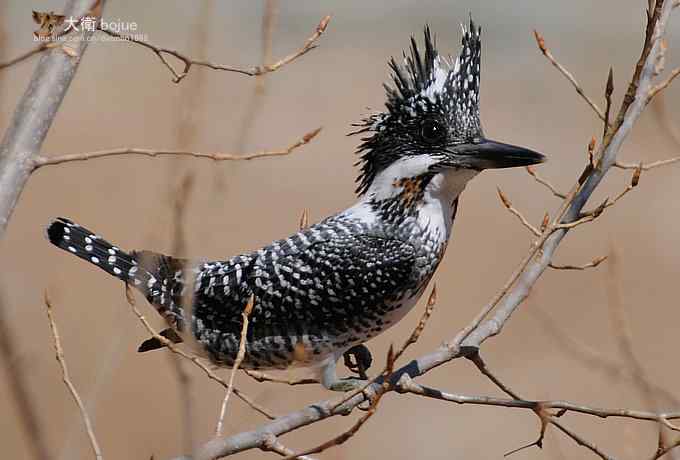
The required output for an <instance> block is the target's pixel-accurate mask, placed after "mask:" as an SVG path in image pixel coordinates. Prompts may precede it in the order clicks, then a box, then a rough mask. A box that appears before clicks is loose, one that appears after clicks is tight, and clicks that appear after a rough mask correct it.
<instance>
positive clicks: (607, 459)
mask: <svg viewBox="0 0 680 460" xmlns="http://www.w3.org/2000/svg"><path fill="white" fill-rule="evenodd" d="M471 360H472V362H473V363H474V364H475V366H477V368H478V369H479V371H480V372H481V373H482V374H483V375H484V376H486V377H487V378H488V379H489V380H491V382H493V383H494V385H496V386H497V387H498V388H500V389H501V391H503V392H504V393H506V394H508V395H509V396H511V397H512V398H514V399H524V398H522V397H521V396H519V394H518V393H517V392H515V391H514V390H512V389H511V388H510V387H509V386H508V385H506V384H505V383H503V382H502V381H501V380H500V378H498V377H497V376H496V375H495V374H494V373H493V372H492V371H491V370H490V369H489V368H488V366H487V365H486V363H485V362H484V361H483V360H482V358H481V356H480V355H479V354H475V355H473V356H472V358H471ZM533 410H534V412H535V413H536V415H537V416H538V417H539V419H540V420H541V436H540V437H539V438H538V440H537V441H536V442H534V443H531V444H529V445H528V446H532V445H537V446H539V447H540V446H541V442H542V440H543V435H544V434H545V425H544V424H545V423H546V422H547V423H550V424H552V425H554V426H555V427H556V428H557V429H559V430H560V431H562V432H563V433H565V434H566V435H567V436H569V437H570V438H571V439H573V440H574V441H575V442H576V443H577V444H578V445H580V446H583V447H585V448H587V449H589V450H590V451H592V452H593V453H594V454H596V455H597V456H599V457H600V458H602V459H603V460H613V459H614V457H611V456H610V455H608V454H606V453H605V452H603V451H602V450H601V449H600V448H599V447H597V446H596V445H595V444H593V443H591V442H589V441H587V440H585V439H584V438H582V437H581V436H579V435H577V434H576V433H574V432H573V431H571V430H569V429H568V428H566V427H565V426H564V425H563V424H562V423H560V422H559V421H557V420H556V416H554V415H552V414H549V413H546V412H545V407H543V406H542V405H539V406H537V407H536V408H534V409H533ZM562 410H564V408H562ZM559 415H561V414H559ZM592 415H595V414H592ZM646 415H649V414H646ZM652 415H653V416H654V417H655V418H654V419H655V420H658V419H659V415H657V414H652ZM674 415H675V414H674ZM677 415H680V414H677ZM646 420H647V419H646Z"/></svg>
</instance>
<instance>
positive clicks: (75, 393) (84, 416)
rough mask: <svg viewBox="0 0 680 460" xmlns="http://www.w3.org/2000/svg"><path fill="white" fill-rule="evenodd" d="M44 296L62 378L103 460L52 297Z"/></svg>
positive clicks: (97, 455)
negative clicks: (63, 343) (68, 363)
mask: <svg viewBox="0 0 680 460" xmlns="http://www.w3.org/2000/svg"><path fill="white" fill-rule="evenodd" d="M44 298H45V308H46V309H47V319H48V320H49V322H50V329H51V330H52V338H53V339H54V351H55V353H56V358H57V362H58V363H59V366H61V374H62V379H63V380H64V384H66V387H67V388H68V390H69V392H70V393H71V396H73V400H74V401H75V402H76V404H77V405H78V409H79V410H80V415H81V417H82V419H83V423H84V424H85V430H86V431H87V436H88V438H90V445H91V446H92V451H93V452H94V455H95V457H96V458H97V460H101V459H102V458H103V456H102V451H101V449H100V448H99V443H98V442H97V437H96V436H95V434H94V429H93V428H92V422H91V421H90V416H89V415H88V413H87V409H85V405H84V404H83V400H82V399H80V395H79V394H78V390H76V387H75V385H73V382H72V381H71V377H70V376H69V373H68V367H66V359H64V349H63V348H62V346H61V340H60V339H59V331H58V330H57V324H56V322H55V321H54V316H53V315H52V304H51V303H50V299H49V297H48V296H47V291H45V297H44Z"/></svg>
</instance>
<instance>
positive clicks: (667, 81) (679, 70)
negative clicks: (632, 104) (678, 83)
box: [647, 67, 680, 100]
mask: <svg viewBox="0 0 680 460" xmlns="http://www.w3.org/2000/svg"><path fill="white" fill-rule="evenodd" d="M678 75H680V67H678V68H677V69H674V70H673V71H671V73H670V75H668V78H666V79H665V80H664V81H662V82H661V83H659V84H658V85H655V86H653V87H652V88H651V89H650V90H649V95H648V96H647V97H648V98H649V100H652V99H653V98H654V96H656V95H657V94H658V93H659V92H660V91H663V90H664V89H666V88H667V87H668V85H670V84H671V83H672V82H673V80H675V78H676V77H677V76H678Z"/></svg>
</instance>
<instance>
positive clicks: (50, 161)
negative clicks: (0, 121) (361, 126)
mask: <svg viewBox="0 0 680 460" xmlns="http://www.w3.org/2000/svg"><path fill="white" fill-rule="evenodd" d="M320 131H321V128H317V129H315V130H313V131H310V132H308V133H307V134H305V135H304V136H302V138H301V139H300V140H298V141H296V142H295V143H293V144H292V145H290V146H288V147H286V148H285V149H281V150H265V151H262V152H255V153H249V154H245V155H238V154H234V153H206V152H192V151H185V150H155V149H142V148H136V147H122V148H118V149H110V150H98V151H95V152H84V153H72V154H68V155H59V156H55V157H43V156H40V157H38V158H36V159H35V160H34V161H33V164H34V166H33V168H34V169H37V168H40V167H42V166H48V165H58V164H61V163H67V162H69V161H86V160H91V159H94V158H102V157H113V156H119V155H144V156H148V157H156V156H159V155H177V156H189V157H195V158H208V159H211V160H214V161H235V160H254V159H256V158H264V157H277V156H285V155H289V154H290V153H292V152H293V151H294V150H295V149H297V148H298V147H301V146H303V145H305V144H308V143H309V142H310V141H311V140H312V139H314V137H315V136H316V135H317V134H319V132H320Z"/></svg>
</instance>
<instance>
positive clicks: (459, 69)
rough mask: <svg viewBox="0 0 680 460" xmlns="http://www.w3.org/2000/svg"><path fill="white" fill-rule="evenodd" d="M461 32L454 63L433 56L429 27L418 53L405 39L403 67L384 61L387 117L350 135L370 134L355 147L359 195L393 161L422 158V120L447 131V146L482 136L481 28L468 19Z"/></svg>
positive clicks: (380, 115) (375, 117) (424, 147)
mask: <svg viewBox="0 0 680 460" xmlns="http://www.w3.org/2000/svg"><path fill="white" fill-rule="evenodd" d="M462 29H463V38H462V49H461V51H460V54H459V55H458V57H457V58H456V60H455V61H452V60H451V59H449V60H447V59H445V58H444V57H442V56H441V55H440V54H439V52H438V50H437V45H436V40H435V38H434V37H433V35H432V33H431V32H430V29H429V27H425V32H424V49H420V48H419V47H418V44H417V43H416V40H415V39H414V38H411V49H410V54H409V55H406V53H404V62H403V64H399V63H398V62H397V61H396V60H395V59H394V58H393V59H391V60H390V62H389V66H390V69H391V71H392V75H391V76H392V85H387V84H386V85H385V89H386V92H387V102H386V103H385V107H386V108H387V111H386V112H383V113H378V114H374V115H371V116H369V117H368V118H366V119H364V120H363V121H362V122H361V123H359V124H357V125H356V126H358V127H359V128H360V129H359V130H357V131H355V132H354V133H353V134H355V133H370V135H368V136H367V137H364V138H363V139H362V141H363V143H362V144H361V145H360V147H359V152H360V154H361V158H360V160H359V163H358V164H360V165H361V173H360V175H359V177H358V179H357V182H358V183H359V185H358V187H357V192H358V193H359V194H363V193H365V192H366V191H367V189H368V187H369V186H370V184H371V182H372V180H373V179H374V178H375V176H376V174H377V173H378V172H380V171H381V170H382V169H384V168H385V167H386V166H387V165H389V164H390V163H391V162H393V161H394V160H395V159H396V158H399V157H401V156H403V155H414V154H419V153H424V152H425V151H427V149H429V148H430V147H432V145H431V142H430V143H428V142H424V141H423V139H422V136H420V133H421V127H422V125H423V123H424V122H426V120H430V119H433V118H434V119H437V121H438V122H439V123H441V124H442V125H444V126H446V127H447V129H448V133H447V137H446V142H447V143H448V144H456V143H461V142H465V141H468V140H470V139H473V138H475V137H478V136H480V135H481V134H482V131H481V124H480V119H479V83H480V58H481V40H480V34H481V28H480V27H478V26H476V25H475V23H474V22H473V21H472V19H470V24H469V27H468V28H467V29H466V28H465V26H462ZM451 61H452V62H451Z"/></svg>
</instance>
